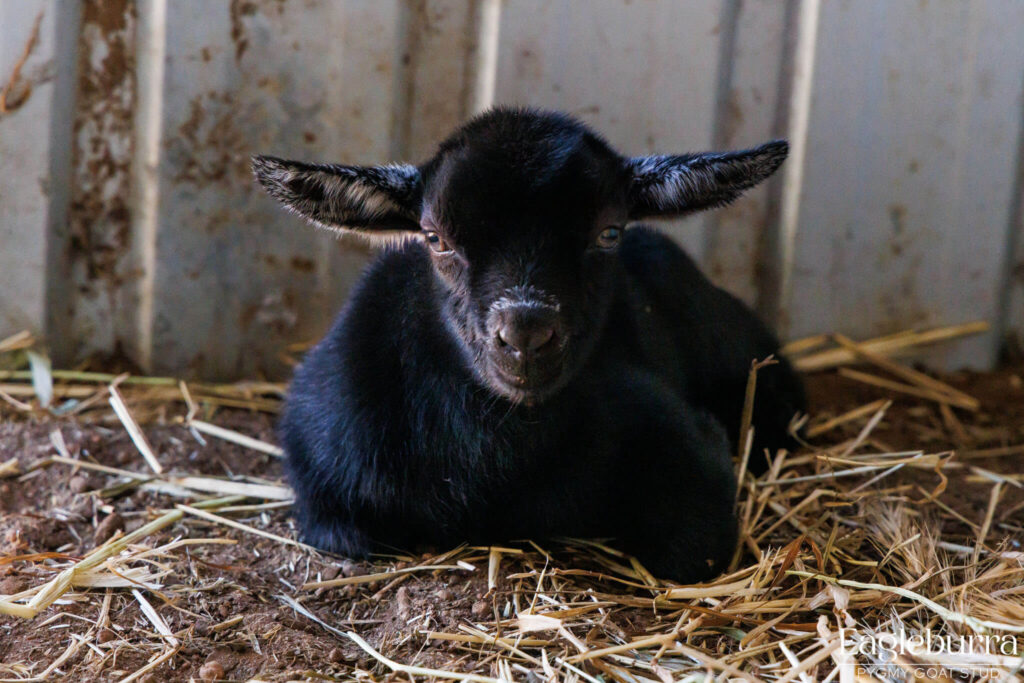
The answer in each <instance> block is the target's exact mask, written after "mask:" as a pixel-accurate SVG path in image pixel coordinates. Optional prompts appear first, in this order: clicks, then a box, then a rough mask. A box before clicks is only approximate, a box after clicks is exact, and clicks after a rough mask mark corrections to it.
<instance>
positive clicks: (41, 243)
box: [0, 0, 56, 338]
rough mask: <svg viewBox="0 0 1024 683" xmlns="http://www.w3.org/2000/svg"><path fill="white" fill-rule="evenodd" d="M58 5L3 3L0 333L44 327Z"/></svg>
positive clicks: (47, 0) (46, 0)
mask: <svg viewBox="0 0 1024 683" xmlns="http://www.w3.org/2000/svg"><path fill="white" fill-rule="evenodd" d="M55 4H56V3H55V2H54V1H53V0H24V1H23V2H16V3H15V2H0V88H3V89H4V90H3V92H5V94H6V108H7V111H5V112H0V171H2V174H0V338H3V337H5V336H7V335H8V334H13V333H15V332H17V331H19V330H22V329H29V330H32V331H34V332H36V333H41V332H42V331H43V328H44V326H45V319H46V251H47V243H46V225H47V213H48V206H49V198H48V192H49V189H50V188H49V187H48V177H49V166H50V142H51V141H50V111H51V103H52V100H53V93H54V89H53V78H54V54H55V45H54V36H55V25H56V11H55V9H56V8H55ZM37 22H38V24H37ZM26 52H27V53H28V57H27V59H24V61H22V60H23V57H24V56H25V54H26ZM19 64H20V65H21V66H20V73H19V74H18V78H17V79H16V80H14V81H13V82H12V77H13V76H14V71H15V67H16V66H17V65H19Z"/></svg>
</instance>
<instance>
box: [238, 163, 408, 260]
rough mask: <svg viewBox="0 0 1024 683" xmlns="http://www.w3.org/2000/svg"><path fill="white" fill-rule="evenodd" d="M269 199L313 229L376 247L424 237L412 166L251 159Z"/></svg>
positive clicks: (254, 172) (257, 178)
mask: <svg viewBox="0 0 1024 683" xmlns="http://www.w3.org/2000/svg"><path fill="white" fill-rule="evenodd" d="M252 170H253V174H254V175H255V176H256V180H257V181H258V182H259V184H260V185H261V186H262V187H263V189H265V190H266V191H267V193H268V194H270V196H272V197H274V198H275V199H277V200H278V201H279V202H281V203H282V204H284V206H285V207H286V208H288V210H290V211H292V212H294V213H297V214H299V215H300V216H302V217H303V218H305V219H306V220H307V221H309V222H311V223H313V224H314V225H316V226H318V227H321V228H325V229H327V230H330V231H332V232H335V233H339V234H345V235H348V234H352V235H358V236H359V237H361V238H363V239H366V240H369V241H370V242H371V243H373V244H381V243H393V242H395V241H404V240H407V239H419V238H420V226H419V204H420V197H421V196H422V188H421V181H420V172H419V169H417V168H416V167H415V166H412V165H409V164H389V165H385V166H341V165H333V164H308V163H305V162H301V161H287V160H284V159H278V158H276V157H270V156H256V157H253V159H252Z"/></svg>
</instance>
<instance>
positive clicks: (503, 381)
mask: <svg viewBox="0 0 1024 683" xmlns="http://www.w3.org/2000/svg"><path fill="white" fill-rule="evenodd" d="M487 374H488V375H489V379H490V382H489V384H490V385H491V387H492V388H493V389H494V390H495V391H496V392H497V393H499V394H502V395H504V396H506V397H508V398H509V399H511V400H513V401H517V402H518V401H522V402H525V403H533V402H536V401H539V400H541V399H543V398H545V397H547V396H549V395H550V394H552V393H553V392H554V390H555V389H556V388H557V386H558V383H559V379H560V378H561V375H562V366H561V364H560V363H558V364H555V365H553V366H546V367H544V368H507V367H504V366H503V365H501V364H498V363H494V362H492V363H491V367H490V372H489V373H487Z"/></svg>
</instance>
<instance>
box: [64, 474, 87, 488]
mask: <svg viewBox="0 0 1024 683" xmlns="http://www.w3.org/2000/svg"><path fill="white" fill-rule="evenodd" d="M68 488H69V489H71V492H72V493H85V492H86V491H88V490H89V488H90V483H89V477H86V476H83V475H81V474H79V475H77V476H74V477H71V480H70V481H69V482H68Z"/></svg>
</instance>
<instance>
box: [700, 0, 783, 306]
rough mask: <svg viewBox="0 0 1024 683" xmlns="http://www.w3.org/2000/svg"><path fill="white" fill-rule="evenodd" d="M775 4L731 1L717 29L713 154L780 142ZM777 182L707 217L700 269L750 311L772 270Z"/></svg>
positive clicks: (778, 9)
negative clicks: (702, 261) (771, 233)
mask: <svg viewBox="0 0 1024 683" xmlns="http://www.w3.org/2000/svg"><path fill="white" fill-rule="evenodd" d="M791 6H792V4H791V3H784V2H776V1H774V0H755V1H753V2H751V1H749V0H748V1H743V0H729V1H728V2H726V3H725V5H724V11H723V17H722V21H721V33H722V44H721V46H720V52H719V65H718V82H717V83H716V87H717V90H718V95H717V103H716V113H715V123H714V125H715V129H714V130H715V133H714V142H713V146H714V148H715V149H739V148H743V147H749V146H751V145H753V144H757V143H760V142H763V141H767V140H771V139H776V138H781V137H786V127H785V120H784V118H783V114H784V113H785V104H786V102H785V93H786V87H785V85H786V84H785V79H786V76H787V73H788V72H787V71H786V69H785V67H784V60H785V59H786V56H787V52H786V47H787V40H788V36H787V28H788V26H789V25H790V23H791V16H790V12H787V7H791ZM780 184H781V177H777V178H773V179H771V180H770V181H769V182H767V183H764V184H763V185H761V186H759V187H756V188H754V189H753V190H751V191H749V192H747V193H746V194H745V195H744V196H743V199H742V200H740V201H738V202H735V203H734V204H732V205H730V206H727V207H724V208H722V209H719V210H717V211H715V212H713V213H712V214H710V215H709V216H708V219H707V236H706V243H705V261H704V265H705V269H706V271H707V274H708V276H710V277H711V279H712V280H714V281H715V282H716V283H718V284H719V285H721V286H723V287H726V288H727V289H728V290H729V291H731V292H732V293H733V294H735V295H737V296H738V297H740V298H741V299H743V300H744V301H745V302H747V303H748V304H750V305H752V306H757V305H758V304H759V296H760V294H761V288H762V286H763V285H764V281H765V279H766V276H767V274H768V271H769V268H770V267H777V264H774V263H772V264H769V263H768V260H770V259H774V258H775V255H774V254H772V253H770V248H769V247H770V244H771V236H770V234H769V231H771V230H772V229H773V220H775V218H776V213H777V210H778V206H777V202H776V201H775V197H776V195H777V193H778V190H779V188H780Z"/></svg>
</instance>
